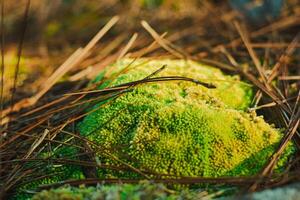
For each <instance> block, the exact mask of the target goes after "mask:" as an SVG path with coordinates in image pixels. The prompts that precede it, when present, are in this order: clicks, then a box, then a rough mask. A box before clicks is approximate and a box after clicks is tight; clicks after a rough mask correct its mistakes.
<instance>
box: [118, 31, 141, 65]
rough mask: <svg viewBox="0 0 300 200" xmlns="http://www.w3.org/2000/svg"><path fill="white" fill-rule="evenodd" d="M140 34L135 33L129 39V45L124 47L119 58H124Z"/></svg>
mask: <svg viewBox="0 0 300 200" xmlns="http://www.w3.org/2000/svg"><path fill="white" fill-rule="evenodd" d="M137 37H138V34H137V33H134V34H133V36H132V37H131V38H130V40H129V41H128V43H127V45H126V46H125V47H124V49H123V50H122V51H121V53H120V55H119V57H118V58H117V60H120V59H121V58H123V57H124V56H125V54H126V53H127V52H128V50H129V49H130V48H131V46H132V45H133V43H134V42H135V40H136V39H137Z"/></svg>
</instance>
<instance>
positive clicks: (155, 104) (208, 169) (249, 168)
mask: <svg viewBox="0 0 300 200" xmlns="http://www.w3.org/2000/svg"><path fill="white" fill-rule="evenodd" d="M131 62H132V60H130V59H126V60H121V61H119V62H117V63H115V64H113V65H112V66H111V67H110V68H108V69H107V73H106V76H109V77H114V76H116V78H115V79H113V80H112V81H107V82H105V83H104V84H102V85H101V86H100V88H103V87H107V86H109V85H110V86H114V85H118V84H122V83H127V82H130V81H136V80H140V79H143V78H145V77H147V76H148V75H149V74H151V73H153V72H154V71H156V70H157V69H159V68H160V67H161V66H162V65H166V66H167V67H166V69H165V70H163V71H162V72H160V73H159V74H157V75H156V77H162V76H185V77H189V78H193V79H196V80H201V81H203V82H207V83H211V84H214V85H215V86H216V89H208V88H206V87H204V86H202V85H197V84H195V83H192V82H186V81H170V82H160V83H147V84H142V85H138V86H136V87H135V88H134V89H133V91H130V92H128V93H126V94H124V95H122V96H120V97H118V98H117V99H115V100H113V101H111V102H109V103H108V104H106V105H101V106H100V104H98V105H96V106H95V108H97V107H98V109H97V110H96V111H95V112H93V113H91V114H89V115H88V116H87V117H85V119H84V120H83V122H82V123H81V124H80V126H79V128H80V133H81V135H83V136H85V137H87V138H88V139H90V140H92V141H94V142H96V143H97V144H98V145H99V146H101V147H105V148H107V149H112V151H111V153H113V155H114V156H116V157H119V158H120V159H121V160H123V161H125V162H127V163H129V164H130V165H132V166H134V167H136V168H139V169H141V170H144V171H147V170H150V171H152V172H157V173H163V174H172V175H184V176H203V177H218V176H228V175H229V176H240V175H254V174H256V173H257V172H259V171H260V170H261V169H262V167H263V166H264V164H265V163H266V161H267V160H268V158H269V157H270V156H271V155H272V153H273V152H274V150H275V148H276V146H277V144H278V142H279V140H280V138H281V134H280V132H279V131H278V130H276V129H274V128H272V127H271V126H270V125H269V124H267V123H266V122H265V121H264V120H263V119H262V118H261V117H258V116H256V115H255V113H247V112H245V111H244V110H245V109H246V108H247V107H248V106H249V104H250V101H251V99H252V90H251V88H250V87H249V86H247V85H246V84H245V83H243V82H240V81H239V79H238V77H237V76H225V75H224V74H223V73H222V72H221V71H220V70H218V69H216V68H212V67H210V66H206V65H203V64H198V63H196V62H192V61H184V60H153V61H149V60H145V59H139V60H136V61H135V62H134V63H133V64H130V63H131ZM125 68H127V69H126V70H124V69H125ZM121 70H123V72H124V71H126V72H125V73H121V74H120V75H118V72H120V71H121ZM103 75H104V74H102V75H101V76H103ZM99 79H101V78H98V80H99ZM291 151H292V148H290V149H289V150H288V152H287V153H286V154H285V157H284V159H283V160H286V158H287V155H288V154H290V153H291ZM124 155H125V156H124ZM100 160H101V162H102V163H107V164H115V165H118V162H116V161H113V160H112V159H110V158H108V157H104V156H100ZM283 163H284V162H282V163H281V165H283ZM99 173H100V175H101V176H107V177H120V176H128V174H126V173H121V172H114V171H103V170H100V171H99Z"/></svg>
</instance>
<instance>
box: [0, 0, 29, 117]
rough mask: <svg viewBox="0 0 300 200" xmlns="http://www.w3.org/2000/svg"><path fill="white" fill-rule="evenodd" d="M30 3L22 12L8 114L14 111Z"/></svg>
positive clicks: (27, 3)
mask: <svg viewBox="0 0 300 200" xmlns="http://www.w3.org/2000/svg"><path fill="white" fill-rule="evenodd" d="M30 2H31V1H30V0H27V2H26V7H25V11H24V17H23V22H22V29H21V30H22V31H21V38H20V43H19V46H18V60H17V64H16V67H15V73H14V82H13V86H12V91H11V97H10V98H11V99H10V112H12V111H13V110H14V98H15V92H16V90H17V81H18V75H19V68H20V62H21V55H22V50H23V43H24V39H25V33H26V29H27V23H28V16H29V9H30ZM2 114H3V113H2Z"/></svg>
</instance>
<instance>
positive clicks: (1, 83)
mask: <svg viewBox="0 0 300 200" xmlns="http://www.w3.org/2000/svg"><path fill="white" fill-rule="evenodd" d="M0 26H1V31H0V34H1V42H0V47H1V79H0V87H1V88H0V124H2V122H1V121H2V110H3V93H4V72H5V63H4V62H5V61H4V52H5V50H4V0H2V1H1V21H0ZM0 140H1V139H0ZM0 143H1V142H0Z"/></svg>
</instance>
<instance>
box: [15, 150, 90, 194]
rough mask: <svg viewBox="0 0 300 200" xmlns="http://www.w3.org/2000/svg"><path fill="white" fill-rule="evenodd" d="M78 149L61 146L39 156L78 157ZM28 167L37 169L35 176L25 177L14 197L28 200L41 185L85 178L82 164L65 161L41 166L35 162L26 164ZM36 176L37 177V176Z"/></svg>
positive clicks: (44, 157) (55, 157) (45, 157)
mask: <svg viewBox="0 0 300 200" xmlns="http://www.w3.org/2000/svg"><path fill="white" fill-rule="evenodd" d="M77 153H78V150H77V149H76V148H74V147H59V148H57V149H55V150H53V151H51V152H45V153H42V154H41V155H40V156H39V158H43V159H46V160H47V158H51V159H76V154H77ZM25 167H26V168H29V169H35V170H36V174H35V173H33V174H32V175H33V177H30V178H28V179H23V181H22V182H21V183H20V186H19V187H18V188H17V190H16V194H15V196H14V197H13V199H18V200H27V199H31V198H32V194H33V193H34V192H36V190H37V189H38V187H39V186H42V185H48V184H53V183H58V182H61V181H65V180H70V179H83V178H84V175H83V172H82V169H81V167H80V166H77V165H72V164H63V163H53V162H52V161H48V163H43V164H42V165H41V166H40V167H39V168H37V167H36V166H35V164H31V163H29V164H26V165H25ZM35 176H36V177H35Z"/></svg>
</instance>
